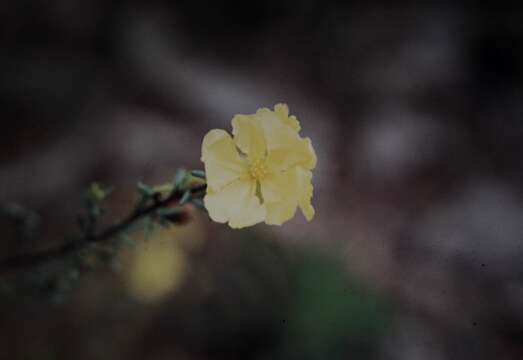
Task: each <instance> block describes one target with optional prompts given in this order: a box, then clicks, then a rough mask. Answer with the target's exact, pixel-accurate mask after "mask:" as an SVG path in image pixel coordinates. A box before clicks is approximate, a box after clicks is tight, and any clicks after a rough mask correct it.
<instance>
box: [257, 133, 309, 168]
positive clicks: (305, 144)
mask: <svg viewBox="0 0 523 360" xmlns="http://www.w3.org/2000/svg"><path fill="white" fill-rule="evenodd" d="M316 162H317V157H316V152H315V151H314V148H313V147H312V143H311V139H309V138H305V139H303V138H298V139H295V140H294V141H292V142H289V143H288V144H287V145H286V146H282V147H279V148H275V149H272V150H271V151H269V154H268V155H267V166H268V167H269V168H270V169H271V170H273V171H285V170H288V169H290V168H292V167H294V166H298V165H299V166H302V167H304V168H306V169H308V170H312V169H314V168H315V167H316Z"/></svg>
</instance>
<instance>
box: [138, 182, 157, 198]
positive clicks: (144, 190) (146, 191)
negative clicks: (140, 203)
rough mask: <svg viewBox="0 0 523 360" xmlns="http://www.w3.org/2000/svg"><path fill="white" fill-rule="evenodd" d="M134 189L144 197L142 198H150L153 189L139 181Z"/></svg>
mask: <svg viewBox="0 0 523 360" xmlns="http://www.w3.org/2000/svg"><path fill="white" fill-rule="evenodd" d="M136 190H138V192H139V193H140V194H141V195H142V196H143V197H144V198H150V197H152V196H153V195H154V190H153V189H152V188H151V187H150V186H148V185H145V184H144V183H143V182H141V181H139V182H138V183H137V184H136Z"/></svg>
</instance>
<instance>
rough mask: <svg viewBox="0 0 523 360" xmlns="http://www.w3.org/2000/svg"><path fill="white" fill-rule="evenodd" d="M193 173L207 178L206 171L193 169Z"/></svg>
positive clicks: (201, 177) (195, 175)
mask: <svg viewBox="0 0 523 360" xmlns="http://www.w3.org/2000/svg"><path fill="white" fill-rule="evenodd" d="M191 175H192V176H194V177H197V178H200V179H204V180H205V171H203V170H192V171H191Z"/></svg>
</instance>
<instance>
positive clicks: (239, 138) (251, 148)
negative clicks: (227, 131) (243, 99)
mask: <svg viewBox="0 0 523 360" xmlns="http://www.w3.org/2000/svg"><path fill="white" fill-rule="evenodd" d="M232 134H233V135H234V142H235V143H236V146H238V148H239V149H240V150H241V151H242V152H244V153H245V154H247V156H248V158H249V160H256V159H263V158H264V157H265V154H266V152H267V145H266V139H265V136H264V135H265V134H264V132H263V129H262V128H261V127H260V124H259V122H258V120H257V119H256V117H255V116H254V115H235V116H234V117H233V118H232Z"/></svg>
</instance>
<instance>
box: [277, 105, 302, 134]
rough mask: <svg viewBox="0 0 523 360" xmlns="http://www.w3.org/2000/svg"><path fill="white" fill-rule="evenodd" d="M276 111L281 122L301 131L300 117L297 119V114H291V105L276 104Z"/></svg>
mask: <svg viewBox="0 0 523 360" xmlns="http://www.w3.org/2000/svg"><path fill="white" fill-rule="evenodd" d="M274 112H275V113H276V115H278V117H279V118H280V121H281V122H283V123H284V124H285V125H287V126H289V127H290V128H291V129H293V130H294V131H296V132H300V130H301V126H300V123H299V122H298V119H296V116H294V115H291V116H289V107H288V106H287V104H276V105H274Z"/></svg>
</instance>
